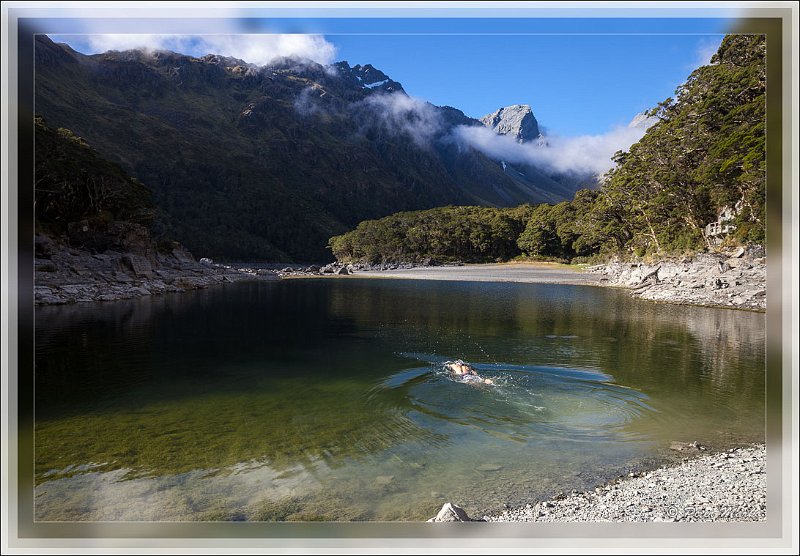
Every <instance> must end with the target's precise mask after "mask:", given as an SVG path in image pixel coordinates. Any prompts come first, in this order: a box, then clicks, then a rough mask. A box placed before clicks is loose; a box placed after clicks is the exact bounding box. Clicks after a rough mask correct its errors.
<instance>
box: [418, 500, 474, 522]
mask: <svg viewBox="0 0 800 556" xmlns="http://www.w3.org/2000/svg"><path fill="white" fill-rule="evenodd" d="M459 521H474V520H473V519H471V518H470V517H469V516H468V515H467V512H465V511H464V509H463V508H461V507H460V506H456V505H455V504H453V503H451V502H447V503H446V504H445V505H443V506H442V509H441V510H439V513H438V514H436V517H432V518H430V519H429V520H428V522H429V523H455V522H459Z"/></svg>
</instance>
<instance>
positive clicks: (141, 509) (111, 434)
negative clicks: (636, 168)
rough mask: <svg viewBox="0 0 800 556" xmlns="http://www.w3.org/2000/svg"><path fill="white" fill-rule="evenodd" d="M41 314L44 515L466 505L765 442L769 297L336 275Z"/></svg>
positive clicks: (405, 513)
mask: <svg viewBox="0 0 800 556" xmlns="http://www.w3.org/2000/svg"><path fill="white" fill-rule="evenodd" d="M35 317H36V336H35V343H36V368H35V372H36V376H35V402H36V412H35V438H34V448H35V485H36V486H35V499H34V503H35V516H36V519H37V520H49V521H79V520H80V521H84V520H90V521H94V520H102V521H115V520H124V521H160V520H168V521H176V520H261V521H273V520H347V521H349V520H380V521H395V520H424V519H427V518H429V517H432V516H434V515H435V514H436V513H437V511H438V510H439V508H440V507H441V505H442V504H443V503H444V502H446V501H451V502H454V503H456V504H459V505H461V506H463V507H464V508H465V509H466V510H467V512H468V513H469V514H470V515H473V516H475V515H478V516H479V515H481V514H482V513H485V512H490V511H495V510H499V509H502V507H503V504H510V505H517V504H524V503H527V502H534V501H537V500H540V499H543V498H546V497H550V496H553V495H554V494H557V493H558V492H562V491H563V492H569V491H570V490H572V489H579V490H581V489H586V488H591V487H593V486H595V485H596V484H598V483H601V482H603V481H605V480H608V479H612V478H614V477H616V476H619V475H620V474H624V473H627V472H629V471H630V470H632V469H638V468H641V467H647V466H653V465H656V464H658V463H660V462H664V461H669V459H670V458H673V459H674V458H676V457H682V456H683V455H684V454H678V453H676V452H672V451H670V450H669V445H670V443H671V442H672V441H682V442H692V441H695V440H696V441H699V442H700V443H701V444H703V445H707V446H709V447H710V449H721V448H726V447H729V446H735V445H740V444H743V443H748V442H763V441H764V438H765V437H764V425H765V422H764V410H765V406H764V382H765V380H764V379H765V373H764V363H765V315H764V314H763V313H754V312H746V311H735V310H726V309H711V308H703V307H687V306H673V305H663V304H656V303H651V302H646V301H641V300H637V299H633V298H631V297H630V296H629V295H628V294H627V293H626V292H624V291H620V290H614V289H609V288H599V287H592V286H579V285H571V286H568V285H556V284H518V283H487V282H453V281H416V280H393V279H368V278H357V277H348V278H343V279H294V280H282V281H276V282H252V283H238V284H231V285H226V286H221V287H217V288H212V289H208V290H202V291H196V292H190V293H183V294H170V295H164V296H158V297H152V298H145V299H138V300H131V301H117V302H111V303H85V304H77V305H72V306H53V307H41V308H37V309H36V314H35ZM456 358H460V359H464V360H466V361H468V362H470V363H471V364H473V365H474V366H475V367H476V368H477V369H478V371H479V372H480V373H481V374H482V375H483V376H486V377H490V378H492V379H493V380H494V381H495V384H494V385H476V384H471V383H462V382H458V381H456V380H453V379H452V378H451V377H450V376H449V375H448V374H447V373H445V372H443V370H442V363H443V362H444V361H446V360H452V359H456Z"/></svg>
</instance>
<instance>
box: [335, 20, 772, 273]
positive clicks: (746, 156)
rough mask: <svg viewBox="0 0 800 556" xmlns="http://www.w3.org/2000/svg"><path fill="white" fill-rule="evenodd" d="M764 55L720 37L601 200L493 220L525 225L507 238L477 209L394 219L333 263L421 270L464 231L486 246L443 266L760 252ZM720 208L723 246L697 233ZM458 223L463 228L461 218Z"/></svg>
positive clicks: (362, 232)
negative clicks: (394, 264)
mask: <svg viewBox="0 0 800 556" xmlns="http://www.w3.org/2000/svg"><path fill="white" fill-rule="evenodd" d="M765 47H766V44H765V37H764V36H763V35H729V36H726V37H725V39H724V40H723V41H722V44H721V45H720V48H719V50H718V52H717V53H716V54H715V55H714V56H713V58H712V60H711V63H710V64H709V65H706V66H703V67H701V68H699V69H697V70H695V71H694V72H692V74H691V75H690V76H689V78H688V79H687V81H686V82H685V83H684V84H683V85H681V86H680V87H679V88H678V89H677V91H676V94H675V97H674V98H668V99H666V100H665V101H664V102H662V103H661V104H659V105H658V106H657V107H656V108H654V109H653V110H652V111H651V115H655V116H657V117H658V118H659V122H658V123H656V124H655V125H653V126H652V127H651V128H649V129H648V131H647V133H646V134H645V136H644V137H643V138H642V139H641V140H640V141H639V142H638V143H636V144H634V145H633V146H632V147H631V149H630V150H629V151H628V152H619V153H617V154H616V156H615V161H616V163H617V165H616V167H615V168H614V169H612V170H611V171H610V172H609V174H608V175H607V176H606V180H605V184H604V185H603V187H602V188H601V189H600V190H599V191H589V190H582V191H579V192H578V193H577V194H576V195H575V198H574V199H573V200H572V201H569V202H562V203H559V204H556V205H548V204H542V205H538V206H536V207H534V208H531V207H520V208H519V209H518V211H519V212H517V213H514V212H513V211H506V212H502V213H499V214H511V213H514V214H516V217H517V218H523V219H524V222H523V223H524V226H522V225H521V223H520V222H517V225H516V226H511V227H509V228H504V227H501V226H491V225H484V226H483V227H480V226H481V225H480V224H479V223H477V222H471V221H470V219H475V218H477V219H478V220H480V218H483V217H490V216H491V217H492V218H494V213H490V212H481V211H480V210H477V211H475V212H471V211H469V210H467V209H462V212H461V213H459V212H454V211H452V210H443V211H438V212H437V211H428V212H426V213H420V214H417V215H415V214H408V213H406V214H404V215H402V217H400V216H399V215H394V216H391V217H389V218H386V219H383V220H379V221H376V222H365V223H362V224H360V225H359V227H358V228H356V230H354V231H353V232H350V233H348V234H345V235H343V236H338V237H334V238H332V239H331V247H332V249H333V253H334V255H336V256H337V258H340V259H342V260H356V259H364V260H370V261H373V262H374V261H377V260H400V259H402V258H403V257H405V258H406V260H417V259H419V258H420V257H421V256H423V257H424V256H426V255H429V254H432V253H434V252H439V249H438V248H437V247H435V245H439V244H438V243H435V244H434V243H432V242H433V241H434V239H433V238H440V237H449V236H451V235H454V236H455V237H465V233H464V232H460V231H459V230H460V226H462V225H466V223H467V222H470V223H469V225H470V226H477V227H478V229H480V230H481V232H479V234H481V240H480V242H479V244H480V245H481V246H489V247H484V248H481V249H478V248H476V247H475V245H474V244H472V243H469V242H463V241H462V242H451V243H450V244H448V245H449V247H448V249H449V251H448V254H449V255H448V256H449V257H450V258H453V259H455V258H461V260H465V261H466V260H493V259H508V258H510V257H513V256H514V255H515V253H518V252H521V253H523V254H525V255H528V256H534V257H546V258H556V259H560V260H572V259H574V258H575V257H587V256H594V255H611V254H614V255H622V256H632V255H636V256H643V255H648V254H649V255H657V256H658V255H669V254H675V253H686V252H693V251H697V250H702V249H705V248H709V247H713V246H714V245H716V243H717V242H719V241H720V240H721V241H724V242H727V243H729V244H733V243H763V242H764V239H765V238H764V233H765V232H764V231H765V225H764V224H765V223H764V218H765V187H766V173H765V127H766V122H765V99H766V97H765V92H766V65H765ZM725 207H729V208H731V209H734V212H735V216H734V219H733V220H732V221H731V223H732V224H733V225H734V226H735V229H733V230H732V231H731V232H730V233H729V234H727V235H725V236H715V237H710V236H708V235H706V232H705V226H706V225H707V224H709V223H711V222H714V221H715V220H717V218H718V215H719V213H720V211H721V210H722V209H724V208H725ZM737 210H738V212H736V211H737ZM462 213H463V214H464V215H466V216H465V219H466V220H465V221H464V222H462V221H460V220H459V219H458V218H457V216H458V215H459V214H462ZM398 220H399V221H401V222H424V223H425V224H424V226H425V229H426V230H427V235H423V236H421V237H423V238H430V239H428V240H427V242H426V241H425V240H420V239H419V238H420V236H418V235H417V234H418V230H419V226H417V225H400V226H398V224H397V222H398ZM510 229H518V230H519V234H518V236H517V238H516V246H517V249H516V250H515V249H510V248H509V247H508V245H509V241H510V240H509V236H508V233H509V230H510ZM431 230H435V233H433V232H431ZM495 233H496V234H497V235H496V236H494V235H493V234H495ZM484 234H488V236H486V235H484ZM387 237H391V238H392V239H391V241H386V238H387ZM437 241H438V240H437ZM398 245H401V246H402V248H400V249H398V247H397V246H398ZM491 246H498V249H497V251H493V250H492V249H493V247H491Z"/></svg>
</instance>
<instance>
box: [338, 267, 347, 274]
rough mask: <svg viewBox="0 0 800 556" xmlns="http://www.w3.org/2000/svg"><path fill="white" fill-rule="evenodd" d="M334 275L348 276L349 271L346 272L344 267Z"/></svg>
mask: <svg viewBox="0 0 800 556" xmlns="http://www.w3.org/2000/svg"><path fill="white" fill-rule="evenodd" d="M336 274H340V275H347V274H350V270H348V268H347V267H346V266H343V267H342V268H340V269H339V270H337V271H336Z"/></svg>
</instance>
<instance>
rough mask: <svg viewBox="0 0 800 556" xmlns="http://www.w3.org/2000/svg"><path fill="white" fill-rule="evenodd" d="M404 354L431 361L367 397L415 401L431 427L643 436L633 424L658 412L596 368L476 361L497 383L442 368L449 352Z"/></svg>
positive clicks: (514, 435) (576, 437)
mask: <svg viewBox="0 0 800 556" xmlns="http://www.w3.org/2000/svg"><path fill="white" fill-rule="evenodd" d="M401 355H403V356H405V357H409V358H412V359H416V360H419V361H424V362H425V363H427V365H426V366H424V367H414V368H411V369H406V370H404V371H402V372H399V373H395V374H393V375H391V376H389V377H388V378H386V379H385V380H383V381H381V383H380V384H379V385H377V386H376V387H375V388H374V389H373V390H372V391H371V392H370V401H371V403H377V404H385V405H386V406H390V405H391V404H392V403H393V402H396V403H397V404H398V407H400V406H401V405H402V406H403V407H405V408H408V407H409V405H410V406H411V407H412V408H413V411H412V412H411V413H410V414H409V415H408V417H409V418H411V419H413V420H415V421H416V422H417V423H418V424H422V425H423V426H426V428H432V429H435V430H438V429H439V428H440V427H441V426H443V425H448V424H449V425H457V426H463V427H471V428H477V429H480V430H481V431H483V432H485V433H488V434H492V435H495V436H501V437H505V438H507V439H509V440H517V441H527V440H528V439H530V438H532V437H544V438H547V437H550V438H558V439H560V440H570V441H583V440H593V441H596V440H603V439H609V440H611V439H613V440H639V439H640V438H641V435H640V434H639V433H636V432H635V431H633V430H629V428H628V425H629V424H630V423H632V422H633V421H634V420H636V419H639V418H640V417H643V416H644V415H645V414H652V413H654V412H655V410H653V409H652V408H651V407H650V406H649V405H648V403H647V399H648V398H647V396H646V395H645V394H643V393H641V392H639V391H637V390H634V389H632V388H627V387H624V386H620V385H618V384H614V383H613V380H614V379H613V377H612V376H610V375H608V374H606V373H603V372H600V371H598V370H595V369H577V368H562V367H546V366H537V365H510V364H505V363H478V364H472V367H473V368H475V369H476V370H477V371H478V373H479V374H480V375H481V376H482V377H485V378H491V379H492V381H494V384H492V385H488V384H482V383H479V382H465V381H462V380H460V379H458V378H456V377H453V376H452V375H451V374H450V373H449V372H447V371H446V370H445V369H444V367H443V363H444V362H445V361H447V360H448V359H449V358H446V357H441V356H438V355H432V354H420V353H403V354H401ZM400 400H402V402H403V403H402V404H400Z"/></svg>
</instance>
